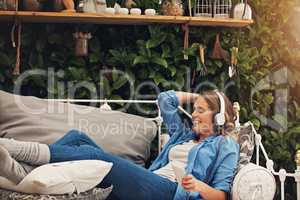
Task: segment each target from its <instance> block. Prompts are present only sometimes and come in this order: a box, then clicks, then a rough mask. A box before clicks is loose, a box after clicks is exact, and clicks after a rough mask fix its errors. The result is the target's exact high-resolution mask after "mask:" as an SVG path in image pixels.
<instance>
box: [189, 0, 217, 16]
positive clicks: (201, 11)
mask: <svg viewBox="0 0 300 200" xmlns="http://www.w3.org/2000/svg"><path fill="white" fill-rule="evenodd" d="M194 16H195V17H212V16H213V3H212V0H196V1H195V5H194Z"/></svg>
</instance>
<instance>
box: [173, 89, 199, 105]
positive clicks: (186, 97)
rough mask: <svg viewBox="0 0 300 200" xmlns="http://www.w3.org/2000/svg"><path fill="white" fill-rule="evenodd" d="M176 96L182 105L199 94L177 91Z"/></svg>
mask: <svg viewBox="0 0 300 200" xmlns="http://www.w3.org/2000/svg"><path fill="white" fill-rule="evenodd" d="M176 96H177V98H178V101H179V104H180V105H182V104H185V103H193V102H195V101H196V100H197V98H198V97H199V94H196V93H189V92H181V91H178V92H176Z"/></svg>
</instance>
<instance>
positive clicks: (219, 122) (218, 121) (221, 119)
mask: <svg viewBox="0 0 300 200" xmlns="http://www.w3.org/2000/svg"><path fill="white" fill-rule="evenodd" d="M214 92H215V93H216V94H217V95H218V97H219V100H220V112H218V113H216V114H215V125H216V126H223V125H224V124H225V121H226V119H225V100H224V98H223V96H222V95H221V93H220V92H218V90H214Z"/></svg>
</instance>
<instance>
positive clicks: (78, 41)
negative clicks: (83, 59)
mask: <svg viewBox="0 0 300 200" xmlns="http://www.w3.org/2000/svg"><path fill="white" fill-rule="evenodd" d="M73 37H74V38H75V55H76V56H87V55H88V49H89V48H88V40H90V39H91V38H92V34H91V33H84V32H76V33H74V34H73Z"/></svg>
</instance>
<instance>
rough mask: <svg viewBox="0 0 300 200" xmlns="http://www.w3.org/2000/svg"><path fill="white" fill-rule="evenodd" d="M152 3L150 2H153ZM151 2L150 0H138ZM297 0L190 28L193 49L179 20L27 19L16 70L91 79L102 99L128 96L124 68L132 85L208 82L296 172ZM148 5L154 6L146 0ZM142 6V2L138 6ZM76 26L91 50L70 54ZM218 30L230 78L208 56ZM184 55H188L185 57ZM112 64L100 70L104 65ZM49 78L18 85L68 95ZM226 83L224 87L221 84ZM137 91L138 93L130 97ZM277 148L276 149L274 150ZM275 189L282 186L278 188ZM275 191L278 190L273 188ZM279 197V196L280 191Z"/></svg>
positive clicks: (280, 163)
mask: <svg viewBox="0 0 300 200" xmlns="http://www.w3.org/2000/svg"><path fill="white" fill-rule="evenodd" d="M152 3H153V5H156V4H155V2H152ZM139 4H140V5H141V6H142V5H145V6H146V5H148V4H149V5H150V4H151V1H149V2H143V1H139ZM297 4H298V5H299V2H297V0H285V1H283V0H253V1H250V5H251V6H252V8H253V12H254V20H255V23H254V24H253V25H251V26H249V27H248V28H243V29H220V28H219V29H215V28H200V27H197V28H191V30H190V32H191V34H190V48H189V49H187V50H185V51H184V50H183V33H182V30H181V27H180V26H177V25H169V26H166V25H156V26H148V27H147V26H111V25H86V26H76V25H72V24H71V25H70V24H24V25H23V32H22V54H21V70H22V72H25V71H27V70H32V69H46V70H47V69H48V68H52V69H53V70H54V71H53V72H54V73H55V75H56V83H63V84H67V83H72V84H73V85H74V84H76V83H80V82H84V81H86V82H89V83H91V85H92V86H93V87H92V88H93V90H94V92H95V93H97V94H98V95H100V94H101V96H102V97H106V98H112V99H122V98H123V99H127V98H129V96H130V95H131V93H130V92H129V89H130V84H129V83H128V79H127V78H126V77H125V76H123V75H120V74H118V70H120V71H123V72H126V74H128V77H130V79H131V80H133V82H134V84H133V87H135V89H136V87H137V86H138V85H140V84H141V83H142V82H145V81H148V83H152V84H154V85H157V86H158V87H159V88H160V90H161V91H162V90H167V89H176V90H179V89H181V90H192V91H193V90H194V89H196V87H197V86H198V85H199V84H201V83H204V82H205V81H209V82H212V83H214V84H215V85H216V86H217V87H218V88H220V89H226V93H227V94H228V95H229V96H230V97H231V99H232V100H234V101H239V102H240V103H241V106H242V111H241V115H242V116H241V118H242V121H247V120H251V121H253V122H254V123H255V125H256V126H257V127H258V128H260V129H259V130H260V132H261V133H262V135H263V140H264V144H265V145H266V149H267V151H268V152H269V156H270V157H271V158H272V159H273V160H274V161H275V163H276V164H275V168H276V170H278V169H279V168H280V167H284V168H286V169H287V170H288V171H290V172H292V171H293V170H295V168H296V166H295V162H294V155H295V152H296V150H297V149H300V107H299V103H300V101H299V97H300V93H299V85H298V82H299V75H300V74H299V72H300V67H299V64H300V42H299V41H300V23H299V22H298V20H297V19H299V18H300V13H299V14H295V12H293V7H294V6H295V5H297ZM151 5H152V4H151ZM142 7H143V6H142ZM11 28H12V24H5V23H1V28H0V66H1V67H0V89H2V90H6V91H12V90H13V87H14V83H15V80H16V79H17V78H18V77H16V76H13V75H12V71H13V68H14V64H15V49H14V48H12V45H11V39H10V31H11ZM75 30H83V31H86V30H88V31H90V32H91V33H92V35H93V38H92V39H91V40H90V42H89V45H90V46H89V56H88V57H85V58H80V57H75V56H74V40H73V37H72V33H73V32H75ZM219 32H220V33H221V40H222V46H223V48H224V49H226V50H229V49H230V48H231V47H233V46H237V47H239V51H240V52H239V56H238V76H237V77H236V78H234V79H229V78H228V75H227V74H228V73H227V70H228V63H226V62H224V61H220V60H214V59H211V58H210V54H211V52H212V50H213V44H214V40H215V36H216V33H219ZM199 44H204V45H205V46H206V57H207V60H206V65H207V67H208V71H209V74H208V75H207V76H200V75H199V74H200V71H201V68H202V65H201V64H200V63H199V59H198V55H199V53H198V45H199ZM184 54H186V55H188V56H189V59H188V60H184V59H183V57H184V56H183V55H184ZM285 67H286V68H287V69H288V72H287V73H288V82H287V83H286V84H285V85H284V86H282V85H281V86H278V85H276V84H275V83H274V84H271V85H270V86H269V87H268V88H267V89H265V90H261V91H259V92H256V93H254V94H253V95H251V91H253V88H256V87H257V85H258V84H261V80H265V77H266V76H269V75H270V74H274V73H275V72H276V71H277V70H280V69H283V68H285ZM104 69H107V70H112V71H110V72H109V73H106V74H105V75H104V76H101V75H100V74H99V72H100V71H101V70H104ZM47 84H48V80H47V77H43V76H31V77H30V78H28V79H26V80H25V82H24V83H23V86H22V93H23V94H26V95H35V96H39V97H47V95H48V94H51V95H53V96H55V97H57V96H58V95H59V96H60V97H62V94H63V96H64V97H67V93H66V91H63V90H61V88H60V87H59V86H58V84H56V85H55V87H54V88H52V89H51V90H50V91H48V90H47ZM225 86H226V88H224V87H225ZM280 87H283V88H285V89H286V90H287V91H288V101H284V100H283V101H282V102H281V103H287V104H288V105H289V106H288V118H287V119H286V118H285V117H282V116H280V115H278V114H277V115H274V113H275V112H274V105H278V104H277V103H278V101H277V100H278V98H280V97H278V96H277V97H275V94H276V91H278V88H279V89H280ZM140 93H141V94H153V96H155V95H156V91H155V89H154V87H151V85H150V84H148V86H144V87H142V88H141V90H140ZM135 97H136V96H135ZM76 98H90V93H89V92H87V90H85V89H83V88H80V89H78V90H77V92H76ZM253 110H256V111H257V112H259V113H261V114H262V115H264V116H266V117H267V118H269V119H276V120H277V122H279V125H287V126H288V129H287V130H286V129H283V128H282V127H281V126H279V129H278V127H277V129H274V127H273V128H270V127H268V126H266V125H265V124H264V120H262V119H260V118H258V117H257V115H255V113H254V112H253ZM274 147H276V148H274ZM292 182H293V181H292V180H288V182H287V186H288V187H287V191H288V193H287V195H286V199H296V189H295V187H293V186H292V184H291V183H292ZM278 188H279V187H278ZM278 192H279V191H277V193H278ZM277 198H279V197H278V194H277Z"/></svg>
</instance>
